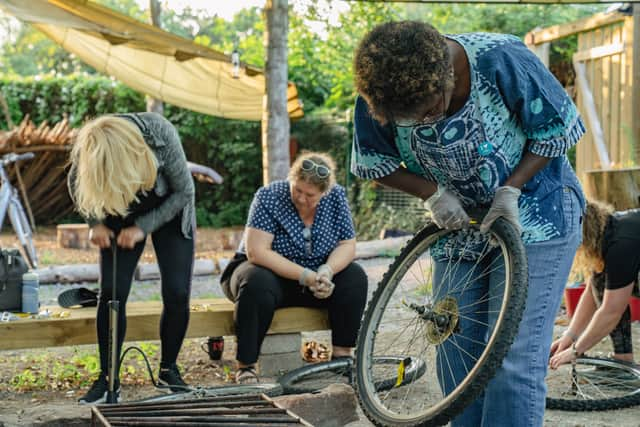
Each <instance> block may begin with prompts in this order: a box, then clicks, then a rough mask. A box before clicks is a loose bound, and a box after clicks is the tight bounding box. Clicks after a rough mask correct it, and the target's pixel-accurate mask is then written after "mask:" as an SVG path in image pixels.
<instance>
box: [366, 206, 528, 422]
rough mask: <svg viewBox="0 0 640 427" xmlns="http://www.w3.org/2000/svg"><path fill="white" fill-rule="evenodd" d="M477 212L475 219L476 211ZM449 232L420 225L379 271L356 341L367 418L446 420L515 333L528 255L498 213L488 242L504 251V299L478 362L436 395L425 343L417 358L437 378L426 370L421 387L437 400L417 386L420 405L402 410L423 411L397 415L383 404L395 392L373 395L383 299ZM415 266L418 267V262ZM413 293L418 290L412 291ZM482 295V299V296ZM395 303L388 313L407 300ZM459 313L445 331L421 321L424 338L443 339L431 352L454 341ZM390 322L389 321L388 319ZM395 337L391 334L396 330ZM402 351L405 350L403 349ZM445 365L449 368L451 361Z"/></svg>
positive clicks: (478, 388)
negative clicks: (431, 400) (380, 276)
mask: <svg viewBox="0 0 640 427" xmlns="http://www.w3.org/2000/svg"><path fill="white" fill-rule="evenodd" d="M475 217H476V218H477V217H479V216H475ZM474 227H475V226H474ZM448 233H449V232H447V231H444V230H440V229H439V228H438V227H436V226H435V225H433V224H430V225H428V226H426V227H425V228H424V229H422V230H421V231H420V232H419V233H418V234H417V235H416V236H415V237H414V238H413V239H412V240H410V241H409V242H408V243H407V245H406V246H405V247H404V248H403V249H402V251H401V253H400V255H399V256H398V257H396V259H395V260H394V262H393V264H392V265H391V267H390V268H389V270H388V271H387V273H385V275H384V276H383V279H382V281H381V282H380V284H379V285H378V288H377V289H376V291H375V292H374V294H373V297H372V299H371V301H370V302H369V305H368V307H367V309H366V311H365V315H364V317H363V321H362V324H361V327H360V334H359V336H358V341H357V344H356V372H355V374H356V375H355V388H356V392H357V395H358V399H359V402H360V406H361V408H362V410H363V412H364V413H365V415H366V416H367V417H368V418H369V420H371V421H372V422H373V423H374V424H375V425H377V426H395V427H413V426H432V425H434V426H435V425H444V424H446V423H447V422H449V421H450V420H451V419H453V418H454V417H455V416H456V415H458V414H459V413H461V412H462V411H463V410H464V409H465V408H466V407H467V406H468V405H469V404H470V403H472V402H473V401H474V400H475V399H476V398H477V397H478V396H479V395H480V394H481V393H482V391H483V390H484V388H485V386H486V384H487V383H488V381H489V380H490V379H491V378H492V377H493V376H494V375H495V373H496V371H497V369H498V368H499V367H500V366H501V364H502V360H503V359H504V357H505V356H506V354H507V352H508V350H509V348H510V346H511V344H512V343H513V340H514V339H515V336H516V334H517V332H518V329H519V325H520V320H521V319H522V314H523V312H524V307H525V302H526V297H527V286H528V270H527V258H526V253H525V249H524V246H523V244H522V241H521V239H520V236H519V233H518V232H517V230H516V229H515V228H514V227H513V225H511V224H510V223H508V222H507V221H506V220H504V219H503V218H500V219H498V220H497V221H495V222H494V224H493V225H492V227H491V235H492V237H491V240H490V241H491V242H493V243H497V246H496V248H498V247H499V250H500V251H501V254H502V258H500V259H502V260H503V261H504V282H503V283H501V284H500V285H499V286H500V287H502V288H504V290H503V294H502V297H501V302H502V304H501V306H500V311H499V312H498V313H497V315H496V321H495V327H494V328H493V330H492V333H491V334H490V335H489V338H488V340H487V344H486V345H484V343H483V345H484V347H483V350H482V353H481V354H480V356H479V357H478V359H477V362H476V363H475V364H474V366H473V368H472V369H471V370H468V371H467V375H466V376H465V377H464V378H463V380H461V381H459V382H458V383H456V384H455V388H454V389H453V390H452V391H451V392H450V393H448V394H446V395H444V396H443V397H442V398H441V399H440V398H438V397H437V394H438V393H440V394H445V393H444V392H442V389H441V388H440V385H439V380H438V372H437V370H438V367H437V362H436V363H431V360H429V359H428V358H426V357H425V356H426V351H427V350H426V347H425V348H424V351H423V353H422V354H420V355H418V357H421V358H423V359H424V360H426V361H427V364H428V365H429V366H430V367H431V366H435V367H436V368H435V371H436V372H435V376H436V380H435V385H433V381H432V382H431V383H429V381H430V380H431V379H432V377H433V376H434V375H433V374H432V373H431V372H430V374H432V375H428V376H425V378H423V379H422V381H423V383H426V385H425V384H422V385H421V386H424V387H436V389H435V392H434V396H436V398H438V399H439V400H438V401H437V403H434V404H433V405H429V404H427V403H426V402H425V401H426V399H427V396H430V395H428V394H427V393H424V392H422V391H421V392H419V393H417V396H418V397H416V398H415V399H421V398H422V397H424V399H423V400H421V401H420V402H421V404H420V405H415V404H413V405H407V409H406V411H414V410H419V411H421V412H420V413H417V414H401V413H400V410H396V409H393V410H392V409H390V408H387V407H386V406H385V404H387V402H386V401H388V404H389V406H391V405H393V404H399V403H398V402H397V399H395V400H394V397H393V396H392V395H391V394H390V393H386V394H385V395H384V396H382V397H379V396H378V395H377V391H376V390H375V388H374V387H372V384H373V383H375V381H373V380H371V378H370V376H371V375H372V371H371V368H370V360H371V358H372V357H375V355H373V354H372V352H373V350H374V348H375V345H374V341H375V340H376V337H377V336H378V335H384V333H383V332H384V331H383V329H380V330H378V328H379V326H380V321H381V319H382V317H383V316H384V315H385V310H387V308H388V307H387V304H390V301H391V296H392V294H393V293H394V292H395V290H396V288H398V286H400V282H402V283H405V282H410V281H411V280H413V279H412V277H409V278H408V279H405V278H404V274H405V273H407V272H409V270H410V268H412V266H413V263H414V262H416V261H419V258H420V257H421V256H424V255H425V254H427V255H426V256H427V257H430V249H431V246H432V245H433V244H435V243H436V242H437V241H438V239H439V238H440V237H443V236H445V235H447V234H448ZM487 244H488V243H487ZM492 259H493V260H495V259H497V258H495V257H494V258H492ZM491 263H493V261H491ZM419 267H420V268H422V267H421V266H419ZM447 268H448V267H447ZM418 271H420V269H418ZM471 271H473V270H471ZM492 271H493V270H492ZM445 273H446V270H445ZM423 274H424V273H423ZM430 274H431V273H430V272H429V273H428V274H427V276H429V275H430ZM483 274H484V271H483ZM427 285H428V284H425V285H424V286H425V287H426V288H427V290H429V288H428V286H427ZM421 286H422V285H421ZM434 288H437V286H435V285H433V286H432V287H431V291H433V289H434ZM454 288H455V286H454ZM420 289H422V288H419V289H417V290H418V291H419V290H420ZM465 290H466V285H465V287H463V288H462V289H460V290H459V292H464V291H465ZM412 292H414V293H417V291H416V290H414V291H412ZM438 292H439V291H438V290H436V294H437V293H438ZM490 293H491V291H489V290H488V291H487V301H488V300H489V299H493V298H494V297H492V296H490V295H489V294H490ZM401 295H402V293H401ZM482 298H484V296H483V297H482ZM425 299H426V298H425ZM443 300H446V298H445V299H437V298H436V296H434V297H433V300H431V301H430V303H429V304H432V303H433V307H436V306H438V304H440V303H441V302H442V301H443ZM394 303H395V305H393V306H390V308H389V310H390V311H389V313H392V312H393V311H394V310H395V311H400V310H401V309H404V308H406V305H407V304H406V302H405V301H404V300H402V301H394ZM453 304H454V305H455V304H457V300H455V299H454V303H453ZM492 304H493V303H492ZM470 305H474V304H470ZM426 306H427V304H426V303H425V305H424V307H426ZM424 307H423V308H424ZM433 307H431V308H433ZM463 307H467V306H460V307H458V306H455V307H453V308H455V309H456V310H457V309H458V308H463ZM412 308H413V307H412ZM453 308H451V309H450V310H449V309H448V308H446V309H445V308H441V310H442V311H441V312H440V314H442V313H447V314H450V313H451V312H453ZM434 312H435V311H434ZM421 314H422V313H421ZM390 316H391V314H390ZM462 316H463V314H462V312H460V318H457V317H456V319H455V321H453V322H452V326H451V329H450V330H448V331H447V335H445V334H443V333H440V329H438V328H439V327H440V326H434V325H435V322H432V325H430V326H429V328H430V329H427V326H424V330H425V331H427V332H428V333H427V334H426V335H427V336H428V338H427V340H428V339H432V340H434V341H437V340H438V339H442V341H441V342H439V343H436V344H434V345H433V347H434V351H436V352H437V351H438V350H437V348H438V346H440V344H444V343H445V342H448V341H449V338H451V339H452V340H453V341H454V342H455V338H452V337H454V336H457V335H455V334H456V333H457V332H459V331H456V327H459V325H460V321H461V319H462ZM422 319H424V318H422ZM415 323H416V325H422V324H424V323H425V322H422V323H420V320H416V321H415ZM408 324H409V323H408ZM389 325H392V324H391V323H390V324H389ZM415 329H418V326H415ZM434 329H435V330H436V331H437V332H438V333H440V335H437V334H434V333H433V330H434ZM429 334H431V335H429ZM423 335H425V334H423ZM393 336H394V337H395V335H393ZM381 339H382V338H381ZM396 339H397V338H394V341H395V340H396ZM442 348H444V346H442ZM405 353H406V352H405V351H404V350H402V354H405ZM438 357H439V356H436V357H435V360H436V361H437V360H438ZM445 358H446V355H445ZM441 363H442V362H441ZM447 363H448V359H447ZM465 368H466V365H465ZM440 370H441V371H440V374H441V375H442V377H444V376H445V373H444V369H443V368H442V365H441V366H440ZM449 370H450V371H451V367H450V366H449ZM453 376H454V375H453V373H451V377H453ZM417 383H418V382H414V383H412V384H410V385H408V386H407V387H408V388H409V389H411V388H414V389H418V388H419V387H420V386H419V385H418V384H417ZM438 389H440V392H438ZM411 391H412V390H407V391H406V392H404V393H405V395H406V396H408V394H409V393H410V392H411ZM383 400H385V402H383ZM421 405H422V406H421ZM415 406H421V407H420V408H419V409H414V408H413V407H415Z"/></svg>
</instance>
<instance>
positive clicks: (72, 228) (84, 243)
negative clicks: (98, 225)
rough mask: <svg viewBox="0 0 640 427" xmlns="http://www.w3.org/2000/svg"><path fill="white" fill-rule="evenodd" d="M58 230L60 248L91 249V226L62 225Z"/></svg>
mask: <svg viewBox="0 0 640 427" xmlns="http://www.w3.org/2000/svg"><path fill="white" fill-rule="evenodd" d="M56 229H57V232H58V235H57V242H58V247H59V248H70V249H89V225H87V224H60V225H58V226H57V227H56Z"/></svg>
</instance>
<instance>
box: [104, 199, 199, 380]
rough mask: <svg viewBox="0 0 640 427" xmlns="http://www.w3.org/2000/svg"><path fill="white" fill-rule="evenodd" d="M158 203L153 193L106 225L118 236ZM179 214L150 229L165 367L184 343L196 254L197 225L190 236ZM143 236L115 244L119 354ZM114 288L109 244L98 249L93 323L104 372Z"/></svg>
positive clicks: (106, 369)
mask: <svg viewBox="0 0 640 427" xmlns="http://www.w3.org/2000/svg"><path fill="white" fill-rule="evenodd" d="M161 202H162V199H158V198H156V197H155V196H153V195H151V196H148V197H146V198H144V199H143V200H141V202H140V203H139V204H136V206H134V209H133V210H132V213H131V214H130V215H128V216H127V217H125V218H122V217H107V218H106V219H105V221H104V224H105V225H106V226H107V227H109V228H110V229H111V230H113V231H114V233H115V234H116V236H117V234H118V233H119V232H120V230H121V229H123V228H125V227H129V226H131V225H133V224H134V220H135V218H136V217H137V216H138V215H141V214H143V213H144V212H145V211H148V210H149V209H151V208H153V207H154V206H157V205H158V204H159V203H161ZM181 224H182V214H181V213H180V214H178V215H176V216H175V217H174V218H173V219H172V220H171V221H169V222H168V223H166V224H164V225H163V226H162V227H160V228H159V229H157V230H156V231H154V232H153V233H151V240H152V242H153V248H154V250H155V253H156V257H157V259H158V267H159V268H160V277H161V283H162V285H161V287H162V303H163V309H162V315H161V317H160V340H161V348H162V355H161V364H162V366H163V367H164V366H167V365H170V364H173V363H175V362H176V359H177V358H178V353H179V352H180V347H181V346H182V341H183V340H184V336H185V334H186V331H187V325H188V323H189V296H190V293H191V279H192V271H193V259H194V253H195V227H194V228H193V229H192V232H191V239H187V238H186V237H185V236H184V234H183V233H182V227H181ZM145 242H146V238H145V239H144V240H143V241H141V242H138V244H136V245H135V247H134V248H133V249H124V248H121V247H119V246H118V247H116V250H117V252H116V268H117V271H116V297H117V299H118V301H120V313H119V316H118V354H120V352H121V349H122V343H123V341H124V337H125V333H126V330H127V317H126V304H127V298H128V297H129V293H130V291H131V283H132V280H133V275H134V273H135V269H136V266H137V264H138V261H139V259H140V256H141V255H142V252H143V250H144V246H145ZM112 286H113V253H112V248H107V249H101V250H100V296H99V298H98V314H97V321H96V326H97V330H98V348H99V351H100V369H101V370H102V372H103V373H104V374H106V373H107V372H108V363H109V362H108V360H109V350H108V348H109V308H108V305H107V303H108V301H109V300H110V299H112V295H111V294H112Z"/></svg>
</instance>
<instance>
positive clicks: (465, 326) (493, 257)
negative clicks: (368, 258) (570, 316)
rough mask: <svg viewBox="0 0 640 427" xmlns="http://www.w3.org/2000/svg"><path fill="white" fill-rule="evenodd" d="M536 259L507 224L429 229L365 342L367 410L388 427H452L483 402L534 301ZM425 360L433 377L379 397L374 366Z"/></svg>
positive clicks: (359, 379) (392, 275)
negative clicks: (449, 426) (531, 278)
mask: <svg viewBox="0 0 640 427" xmlns="http://www.w3.org/2000/svg"><path fill="white" fill-rule="evenodd" d="M527 283H528V271H527V260H526V254H525V251H524V246H523V245H522V241H521V240H520V237H519V235H518V233H517V231H516V230H515V228H514V227H513V226H512V225H511V224H509V223H508V222H507V221H505V220H503V219H499V220H498V221H496V222H495V223H494V225H493V226H492V228H491V231H490V233H489V236H487V235H485V234H481V233H480V232H479V230H478V228H477V227H475V226H473V227H471V228H470V229H467V230H464V231H461V232H454V233H451V232H447V231H444V230H440V229H438V228H437V227H436V226H435V225H430V226H427V227H425V228H424V229H423V230H422V231H420V232H419V233H418V234H417V235H416V236H415V237H414V238H413V239H412V240H411V241H410V242H409V243H408V244H407V246H406V247H405V248H404V249H403V250H402V252H401V253H400V255H399V256H398V257H397V258H396V260H395V261H394V263H393V264H392V265H391V267H390V268H389V271H388V272H387V273H386V274H385V276H384V277H383V279H382V282H381V283H380V284H379V285H378V289H377V290H376V291H375V293H374V295H373V297H372V299H371V302H370V303H369V306H368V307H367V310H366V312H365V316H364V319H363V323H362V326H361V328H360V334H359V336H358V342H357V345H356V372H355V373H356V377H355V384H356V389H357V392H358V398H359V400H360V404H361V407H362V409H363V411H364V412H365V414H366V415H367V417H368V418H369V419H370V420H371V421H373V422H374V423H375V424H376V425H379V426H418V425H420V426H428V425H443V424H446V423H447V422H449V421H450V420H451V419H452V418H454V417H455V416H456V415H457V414H459V413H460V412H461V411H462V410H463V409H464V408H465V407H466V406H467V405H468V404H469V403H471V402H472V401H473V400H474V399H476V398H477V397H478V396H479V395H480V393H481V392H482V390H483V389H484V387H485V385H486V384H487V382H488V381H489V379H491V378H492V377H493V375H495V372H496V370H497V368H498V367H499V366H500V365H501V363H502V359H503V358H504V356H505V355H506V353H507V351H508V350H509V347H510V346H511V344H512V342H513V340H514V338H515V335H516V333H517V330H518V326H519V323H520V320H521V318H522V313H523V311H524V305H525V301H526V295H527ZM390 353H391V354H402V355H406V356H409V357H412V358H415V359H421V360H424V362H425V363H426V367H427V369H426V373H425V374H424V375H423V376H422V377H421V378H419V379H417V380H416V381H412V382H410V383H408V384H406V385H405V386H403V387H392V388H390V389H388V390H380V389H378V388H377V387H376V384H378V383H379V382H380V381H381V380H382V379H383V378H381V377H380V372H379V370H377V369H375V359H376V357H378V356H381V355H385V354H390Z"/></svg>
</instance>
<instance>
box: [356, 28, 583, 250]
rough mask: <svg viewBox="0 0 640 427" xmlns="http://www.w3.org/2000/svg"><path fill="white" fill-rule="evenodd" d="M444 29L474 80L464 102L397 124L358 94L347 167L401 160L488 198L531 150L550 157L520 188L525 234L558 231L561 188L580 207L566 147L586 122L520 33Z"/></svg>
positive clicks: (483, 200)
mask: <svg viewBox="0 0 640 427" xmlns="http://www.w3.org/2000/svg"><path fill="white" fill-rule="evenodd" d="M447 37H449V38H451V39H452V40H455V41H456V42H458V43H459V44H460V45H461V46H463V47H464V49H465V52H466V54H467V57H468V60H469V66H470V75H471V90H470V95H469V99H468V100H467V102H466V103H465V105H464V106H463V108H461V109H460V110H459V111H458V112H456V113H455V114H454V115H453V116H451V117H447V118H446V119H444V120H442V121H440V122H437V123H435V124H432V125H418V126H415V127H413V128H411V127H409V128H402V127H394V126H392V125H391V124H387V125H386V126H383V125H381V124H380V123H379V122H377V121H376V120H375V119H373V118H372V117H371V116H370V114H369V111H368V107H367V105H366V103H365V101H364V100H363V99H362V98H358V99H357V101H356V108H355V135H354V144H353V154H352V163H351V170H352V172H353V173H354V174H355V175H357V176H359V177H361V178H366V179H377V178H381V177H384V176H386V175H389V174H390V173H392V172H394V171H395V170H397V169H398V168H399V167H401V164H403V165H404V166H406V168H407V169H408V170H409V171H410V172H412V173H415V174H417V175H420V176H423V177H425V178H426V179H428V180H430V181H434V182H437V183H439V184H441V185H444V186H445V187H446V188H447V189H448V190H450V191H452V192H453V193H454V194H455V195H456V196H457V197H458V198H459V199H460V200H461V202H462V204H463V206H464V207H465V208H471V207H478V206H489V205H490V204H491V201H492V200H493V197H494V194H495V190H496V189H497V188H498V187H499V186H500V185H502V183H504V182H505V180H506V179H507V178H508V177H509V176H510V175H511V174H512V173H513V171H514V169H515V168H516V166H517V165H518V163H519V162H520V159H521V158H522V155H523V153H524V151H525V150H528V151H530V152H532V153H534V154H537V155H540V156H544V157H550V158H552V159H551V161H550V162H549V164H548V165H547V166H546V167H545V168H544V169H542V170H541V171H540V172H538V174H536V175H535V176H534V177H533V178H532V179H531V180H530V181H529V182H528V183H526V184H525V185H524V187H523V188H522V195H521V197H520V199H519V202H518V205H519V209H520V222H521V224H522V227H523V234H522V238H523V241H524V242H525V243H533V242H542V241H547V240H550V239H553V238H555V237H559V236H562V235H563V234H564V233H565V219H564V213H563V212H562V191H561V190H562V188H563V187H568V188H571V189H572V190H573V191H575V193H576V194H577V195H578V198H579V199H580V203H581V205H582V207H583V208H584V196H583V195H582V190H581V187H580V183H579V182H578V179H577V178H576V176H575V173H574V172H573V169H572V168H571V165H570V164H569V162H568V160H567V158H566V155H565V153H566V151H567V150H568V149H569V148H570V147H571V146H573V145H575V144H576V143H577V142H578V140H579V139H580V137H581V136H582V135H583V134H584V132H585V128H584V125H583V123H582V120H581V119H580V117H579V115H578V112H577V109H576V107H575V105H574V103H573V102H572V101H571V99H570V98H569V96H568V95H567V94H566V92H565V91H564V89H563V88H562V86H561V85H560V84H559V82H558V81H557V80H556V79H555V77H554V76H553V75H552V74H551V73H550V72H549V71H548V70H547V69H546V67H545V66H544V65H543V64H542V63H541V62H540V61H539V60H538V58H537V57H536V56H535V55H534V54H533V53H532V52H531V51H530V50H529V49H527V47H526V46H525V45H524V44H523V43H522V42H521V41H520V40H519V39H518V38H516V37H514V36H509V35H500V34H481V33H470V34H461V35H451V36H447ZM464 233H471V231H469V232H461V234H464ZM460 238H461V236H458V237H457V239H460ZM468 238H473V239H477V238H478V236H468ZM463 239H464V238H463Z"/></svg>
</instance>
